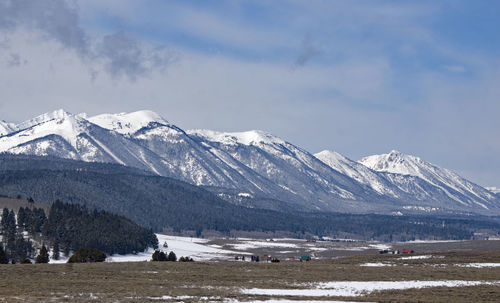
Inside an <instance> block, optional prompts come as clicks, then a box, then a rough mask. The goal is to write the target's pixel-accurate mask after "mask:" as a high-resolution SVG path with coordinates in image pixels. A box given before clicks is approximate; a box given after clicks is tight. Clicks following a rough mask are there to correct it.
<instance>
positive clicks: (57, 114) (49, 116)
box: [17, 109, 73, 130]
mask: <svg viewBox="0 0 500 303" xmlns="http://www.w3.org/2000/svg"><path fill="white" fill-rule="evenodd" d="M69 117H73V115H72V114H71V113H70V112H67V111H65V110H64V109H57V110H55V111H52V112H47V113H44V114H41V115H39V116H37V117H35V118H33V119H30V120H27V121H24V122H22V123H20V124H18V125H17V128H18V129H20V130H22V129H26V128H30V127H32V126H35V125H38V124H42V123H45V122H48V121H52V120H64V119H67V118H69Z"/></svg>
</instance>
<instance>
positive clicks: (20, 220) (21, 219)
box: [17, 207, 27, 231]
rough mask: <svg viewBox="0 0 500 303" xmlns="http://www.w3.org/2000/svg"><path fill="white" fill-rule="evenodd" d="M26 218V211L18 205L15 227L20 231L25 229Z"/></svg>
mask: <svg viewBox="0 0 500 303" xmlns="http://www.w3.org/2000/svg"><path fill="white" fill-rule="evenodd" d="M26 219H27V213H26V211H25V209H24V207H20V208H19V211H18V212H17V228H18V229H19V230H21V231H24V230H25V225H26Z"/></svg>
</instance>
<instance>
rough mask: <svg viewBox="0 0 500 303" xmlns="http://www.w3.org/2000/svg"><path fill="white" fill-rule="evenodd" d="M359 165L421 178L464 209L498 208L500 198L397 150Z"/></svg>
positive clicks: (451, 173) (448, 172) (375, 156)
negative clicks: (475, 207)
mask: <svg viewBox="0 0 500 303" xmlns="http://www.w3.org/2000/svg"><path fill="white" fill-rule="evenodd" d="M359 163H361V164H363V165H365V166H367V167H369V168H371V169H373V170H376V171H379V172H389V173H394V174H399V175H410V176H415V177H419V178H421V179H423V180H425V181H427V182H429V183H430V184H432V185H434V186H436V187H438V188H440V189H441V190H442V191H443V192H444V193H445V194H446V195H447V196H448V197H449V198H451V199H452V200H454V201H456V202H457V203H460V204H462V205H464V206H479V207H481V208H484V209H490V208H498V201H497V198H496V197H495V196H494V195H493V194H492V193H491V192H490V191H488V190H486V189H484V188H483V187H481V186H479V185H477V184H474V183H472V182H470V181H468V180H466V179H464V178H462V177H460V176H459V175H458V174H456V173H454V172H452V171H450V170H448V169H445V168H440V167H437V166H436V165H433V164H431V163H429V162H425V161H423V160H422V159H420V158H418V157H415V156H410V155H405V154H402V153H400V152H398V151H394V150H393V151H391V152H390V153H388V154H382V155H374V156H369V157H365V158H363V159H361V160H360V161H359Z"/></svg>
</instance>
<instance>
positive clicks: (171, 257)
mask: <svg viewBox="0 0 500 303" xmlns="http://www.w3.org/2000/svg"><path fill="white" fill-rule="evenodd" d="M167 261H172V262H175V261H177V256H176V255H175V253H174V252H173V251H171V252H169V253H168V257H167Z"/></svg>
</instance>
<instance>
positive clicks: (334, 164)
mask: <svg viewBox="0 0 500 303" xmlns="http://www.w3.org/2000/svg"><path fill="white" fill-rule="evenodd" d="M314 156H315V157H316V158H318V159H319V160H321V161H323V162H324V163H325V164H326V165H328V166H330V167H331V168H333V169H335V170H337V171H339V172H341V173H343V174H345V175H347V176H349V177H351V178H353V179H354V180H356V181H358V182H359V183H362V184H366V185H368V186H370V187H371V188H372V189H373V190H375V191H376V192H378V193H380V194H382V195H388V196H391V197H394V198H400V197H401V196H402V193H401V192H400V191H399V190H397V189H395V188H394V187H393V186H392V184H391V183H390V182H387V180H386V179H385V178H383V177H382V175H381V174H378V173H377V172H375V171H373V170H371V169H369V168H368V167H366V166H364V165H363V164H360V163H358V162H355V161H353V160H351V159H349V158H346V157H344V156H342V155H341V154H339V153H337V152H334V151H330V150H324V151H322V152H319V153H317V154H314Z"/></svg>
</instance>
